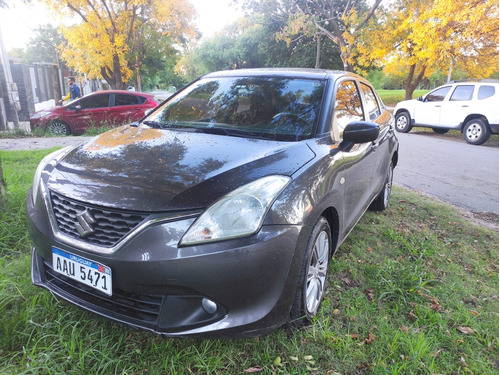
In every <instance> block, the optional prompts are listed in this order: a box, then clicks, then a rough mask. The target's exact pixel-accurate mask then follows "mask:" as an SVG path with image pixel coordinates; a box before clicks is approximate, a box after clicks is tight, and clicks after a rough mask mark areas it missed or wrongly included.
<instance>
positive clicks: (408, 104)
mask: <svg viewBox="0 0 500 375" xmlns="http://www.w3.org/2000/svg"><path fill="white" fill-rule="evenodd" d="M417 103H418V100H417V99H410V100H403V101H401V102H399V103H398V104H396V107H395V108H394V111H397V110H398V109H399V108H405V109H409V110H410V109H413V108H415V106H416V105H417Z"/></svg>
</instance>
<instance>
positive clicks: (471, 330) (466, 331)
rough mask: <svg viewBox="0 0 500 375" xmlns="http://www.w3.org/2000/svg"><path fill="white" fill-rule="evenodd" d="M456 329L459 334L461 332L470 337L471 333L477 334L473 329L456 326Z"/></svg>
mask: <svg viewBox="0 0 500 375" xmlns="http://www.w3.org/2000/svg"><path fill="white" fill-rule="evenodd" d="M457 329H458V330H459V331H460V332H462V333H463V334H464V335H472V334H473V333H477V331H476V330H475V329H474V328H470V327H461V326H458V327H457Z"/></svg>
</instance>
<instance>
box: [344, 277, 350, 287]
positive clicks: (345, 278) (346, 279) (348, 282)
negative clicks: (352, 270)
mask: <svg viewBox="0 0 500 375" xmlns="http://www.w3.org/2000/svg"><path fill="white" fill-rule="evenodd" d="M343 280H344V283H345V285H347V286H349V285H351V280H349V278H348V277H344V278H343Z"/></svg>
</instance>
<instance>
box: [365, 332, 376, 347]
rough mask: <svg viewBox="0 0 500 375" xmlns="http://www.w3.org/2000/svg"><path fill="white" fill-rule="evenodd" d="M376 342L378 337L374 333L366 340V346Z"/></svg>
mask: <svg viewBox="0 0 500 375" xmlns="http://www.w3.org/2000/svg"><path fill="white" fill-rule="evenodd" d="M375 340H376V337H375V336H374V335H373V333H369V334H368V338H367V339H365V344H371V343H372V342H374V341H375Z"/></svg>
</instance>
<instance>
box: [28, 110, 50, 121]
mask: <svg viewBox="0 0 500 375" xmlns="http://www.w3.org/2000/svg"><path fill="white" fill-rule="evenodd" d="M51 113H52V112H51V111H40V112H35V113H33V114H32V115H31V119H37V118H40V117H45V116H47V115H50V114H51Z"/></svg>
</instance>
